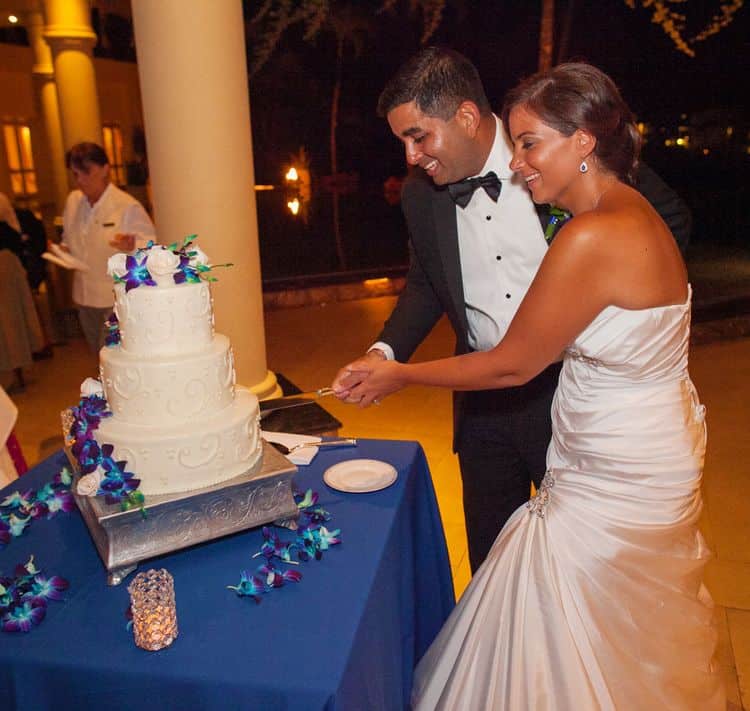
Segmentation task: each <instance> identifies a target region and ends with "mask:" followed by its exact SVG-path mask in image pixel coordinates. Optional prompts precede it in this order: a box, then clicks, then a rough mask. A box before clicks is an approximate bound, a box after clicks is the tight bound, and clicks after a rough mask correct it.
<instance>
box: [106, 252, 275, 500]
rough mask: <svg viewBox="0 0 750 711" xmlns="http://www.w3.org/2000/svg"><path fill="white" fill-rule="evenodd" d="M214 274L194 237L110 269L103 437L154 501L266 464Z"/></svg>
mask: <svg viewBox="0 0 750 711" xmlns="http://www.w3.org/2000/svg"><path fill="white" fill-rule="evenodd" d="M210 269H211V267H210V266H209V264H208V259H207V258H206V255H205V254H204V253H203V252H202V251H201V250H200V249H198V248H197V247H195V246H193V245H192V244H191V243H190V240H186V242H185V243H184V244H183V245H182V246H179V247H178V246H177V245H170V247H165V246H163V245H158V244H149V246H148V247H147V248H146V249H141V250H138V251H137V252H136V253H135V255H131V256H127V255H124V254H118V255H115V256H114V257H112V258H111V259H110V262H109V269H108V271H109V273H110V274H111V275H112V276H113V278H114V280H115V286H114V292H115V307H114V315H115V317H116V318H115V319H113V320H112V321H111V322H110V324H109V327H110V338H109V339H108V341H109V345H107V346H105V347H104V348H102V350H101V351H100V379H101V392H102V395H103V397H104V398H105V400H106V403H107V407H108V409H109V410H110V411H111V413H112V415H111V416H110V417H103V418H102V419H101V421H100V422H99V424H98V427H97V428H96V431H95V432H94V437H95V439H96V441H97V442H98V444H99V446H100V447H102V448H103V447H104V446H105V445H111V447H112V448H113V450H112V452H111V459H112V460H120V461H124V462H126V465H127V469H128V470H129V471H130V472H133V473H134V475H135V476H136V477H137V478H138V479H139V480H140V485H139V489H140V491H141V492H142V493H143V494H144V495H146V496H148V495H154V494H172V493H177V492H185V491H192V490H195V489H200V488H204V487H207V486H211V485H214V484H218V483H220V482H223V481H225V480H228V479H231V478H233V477H235V476H238V475H239V474H241V473H243V472H245V471H247V470H248V469H249V468H250V467H252V466H253V464H255V463H256V462H257V461H258V459H259V458H260V457H261V452H262V446H261V445H262V442H261V439H260V426H259V409H258V399H257V397H256V396H255V395H254V394H253V393H251V392H250V391H249V390H246V389H244V388H241V387H237V386H235V372H234V361H233V356H232V348H231V344H230V342H229V339H228V338H227V337H226V336H224V335H221V334H218V333H214V317H213V309H212V302H211V293H210V288H209V283H208V280H207V279H211V277H210V276H209V272H210ZM94 387H96V386H94Z"/></svg>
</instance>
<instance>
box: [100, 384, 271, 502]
mask: <svg viewBox="0 0 750 711" xmlns="http://www.w3.org/2000/svg"><path fill="white" fill-rule="evenodd" d="M95 436H96V440H97V442H99V444H111V445H113V447H114V452H113V457H114V459H115V460H117V461H120V460H125V461H126V462H127V465H126V467H125V470H126V471H129V472H133V473H134V474H135V476H136V477H137V478H138V479H140V480H141V484H140V487H139V488H140V490H141V491H142V492H143V494H144V495H146V496H153V495H156V494H174V493H179V492H183V491H192V490H194V489H201V488H203V487H206V486H212V485H213V484H219V483H221V482H222V481H226V480H227V479H231V478H232V477H235V476H238V475H240V474H242V473H243V472H245V471H247V470H248V469H249V468H250V467H251V466H252V465H253V464H255V462H256V461H257V460H258V458H259V457H260V456H261V452H262V446H261V445H262V442H261V440H260V425H259V410H258V398H257V397H256V396H255V395H253V393H251V392H250V391H249V390H246V389H245V388H241V387H238V388H237V389H236V391H235V397H234V400H233V401H232V403H231V404H230V405H229V407H226V408H224V409H223V410H222V411H221V412H219V413H216V414H215V415H213V416H212V417H208V418H205V419H201V420H193V421H192V422H190V423H188V424H183V425H180V426H171V427H161V426H159V427H158V428H157V427H147V426H143V425H134V424H130V423H127V422H123V421H121V420H120V419H119V418H118V417H116V416H113V417H109V418H106V419H103V420H102V421H101V422H100V424H99V429H97V431H96V435H95ZM146 505H148V502H146Z"/></svg>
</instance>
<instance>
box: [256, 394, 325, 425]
mask: <svg viewBox="0 0 750 711" xmlns="http://www.w3.org/2000/svg"><path fill="white" fill-rule="evenodd" d="M326 395H333V389H332V388H320V389H319V390H311V391H309V392H306V393H297V394H295V395H289V396H287V397H275V398H272V399H270V400H261V401H260V402H259V403H258V404H259V406H260V416H261V419H262V418H263V417H265V416H266V415H268V414H270V413H271V412H276V411H277V410H286V409H287V408H288V407H299V406H300V405H309V404H310V403H312V402H315V401H316V400H317V399H318V398H321V397H325V396H326Z"/></svg>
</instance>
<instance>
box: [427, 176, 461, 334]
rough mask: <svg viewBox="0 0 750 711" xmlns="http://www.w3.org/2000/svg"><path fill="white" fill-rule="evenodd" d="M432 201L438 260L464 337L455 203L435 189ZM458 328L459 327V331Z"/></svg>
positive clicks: (453, 315)
mask: <svg viewBox="0 0 750 711" xmlns="http://www.w3.org/2000/svg"><path fill="white" fill-rule="evenodd" d="M434 196H435V197H434V200H433V202H432V210H433V218H434V221H435V232H436V239H437V244H438V249H439V251H440V259H441V262H442V266H443V272H444V274H445V280H446V286H447V288H448V293H449V294H450V297H451V301H452V303H453V309H454V312H453V314H449V315H451V316H452V319H451V320H452V321H453V322H454V326H455V327H456V330H457V331H458V333H460V334H461V336H460V337H461V338H466V335H467V334H468V330H469V325H468V323H467V321H466V303H465V301H464V289H463V280H462V278H461V255H460V252H459V249H458V225H457V223H456V204H455V203H454V202H453V200H452V199H451V197H450V195H449V193H448V191H447V190H440V189H436V190H435V192H434ZM459 327H460V328H459Z"/></svg>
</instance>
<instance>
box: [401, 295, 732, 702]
mask: <svg viewBox="0 0 750 711" xmlns="http://www.w3.org/2000/svg"><path fill="white" fill-rule="evenodd" d="M689 330H690V297H689V296H688V300H687V302H686V303H685V304H681V305H676V306H666V307H660V308H651V309H645V310H640V311H629V310H624V309H620V308H616V307H609V308H607V309H605V310H604V311H603V312H602V313H600V314H599V316H598V317H597V318H596V319H595V320H594V321H593V322H592V323H591V324H590V325H589V326H588V327H587V328H586V330H585V331H584V332H583V333H582V334H581V335H580V336H579V337H578V338H577V339H576V341H575V342H574V343H573V344H572V345H571V346H570V348H569V349H568V351H567V352H566V354H565V362H564V365H563V369H562V373H561V375H560V382H559V385H558V389H557V393H556V395H555V398H554V402H553V405H552V423H553V424H552V441H551V442H550V446H549V450H548V453H547V468H548V471H547V474H546V475H545V477H544V482H543V484H542V486H541V488H540V490H539V492H538V494H537V496H536V497H535V498H534V499H532V500H531V501H530V502H529V503H528V504H527V505H525V506H522V507H521V508H519V509H518V510H517V511H516V512H515V513H514V514H513V516H512V517H511V518H510V519H509V521H508V523H507V524H506V525H505V527H504V528H503V530H502V531H501V532H500V534H499V535H498V537H497V539H496V541H495V543H494V545H493V547H492V550H491V551H490V554H489V556H488V558H487V560H486V561H485V563H484V564H483V565H482V566H481V568H480V569H479V570H478V571H477V573H476V575H475V576H474V578H473V579H472V581H471V583H470V585H469V587H468V588H467V589H466V591H465V593H464V595H463V596H462V598H461V600H460V601H459V603H458V605H457V606H456V608H455V610H454V611H453V613H452V615H451V616H450V618H449V619H448V621H447V622H446V624H445V626H444V628H443V629H442V630H441V632H440V634H439V635H438V637H437V639H436V640H435V642H434V643H433V645H432V646H431V647H430V649H429V650H428V652H427V653H426V654H425V656H424V657H423V659H422V660H421V661H420V663H419V666H418V668H417V672H416V680H415V685H414V690H413V696H412V703H413V705H414V707H415V708H416V709H419V710H420V711H422V710H424V709H434V708H437V709H446V710H450V711H454V710H460V711H473V710H475V709H482V710H485V711H489V710H493V711H547V710H554V711H593V710H596V711H599V710H600V709H602V710H605V709H616V710H617V711H665V710H667V709H674V710H675V711H677V710H679V711H693V710H695V711H714V710H716V711H719V710H720V711H724V708H725V702H724V695H723V688H722V684H721V681H720V678H719V675H718V673H717V670H716V668H715V665H712V654H713V650H714V646H715V632H714V629H713V626H712V623H711V617H712V609H711V608H712V603H711V599H710V597H709V595H708V593H707V592H706V590H705V588H704V587H703V586H702V584H701V575H702V572H703V568H704V566H705V563H706V561H707V559H708V557H709V555H710V554H709V551H708V550H707V548H706V544H705V542H704V540H703V537H702V536H701V534H700V532H699V531H698V529H697V522H698V516H699V513H700V509H701V495H700V488H699V487H700V482H701V470H702V467H703V456H704V451H705V441H706V430H705V424H704V407H703V406H702V405H701V404H700V403H699V401H698V397H697V394H696V392H695V389H694V387H693V384H692V383H691V381H690V378H689V376H688V371H687V353H688V336H689Z"/></svg>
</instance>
